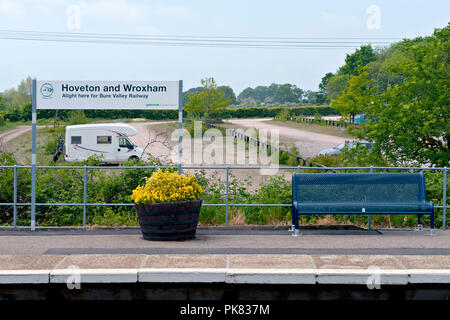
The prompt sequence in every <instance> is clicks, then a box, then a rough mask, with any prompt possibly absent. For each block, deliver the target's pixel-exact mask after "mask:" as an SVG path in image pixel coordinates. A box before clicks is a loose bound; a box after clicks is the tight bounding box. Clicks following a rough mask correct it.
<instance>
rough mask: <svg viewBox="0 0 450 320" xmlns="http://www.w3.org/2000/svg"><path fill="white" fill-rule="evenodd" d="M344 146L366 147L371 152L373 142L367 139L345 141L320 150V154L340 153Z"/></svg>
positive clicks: (352, 147) (351, 147) (349, 147)
mask: <svg viewBox="0 0 450 320" xmlns="http://www.w3.org/2000/svg"><path fill="white" fill-rule="evenodd" d="M344 147H347V149H354V148H357V147H358V148H359V147H364V150H365V151H366V152H370V150H371V149H372V144H371V143H370V142H367V141H347V142H345V143H341V144H340V145H337V146H335V147H333V148H330V149H325V150H322V151H320V152H319V154H318V155H319V156H325V155H326V156H331V155H340V154H341V152H342V149H344Z"/></svg>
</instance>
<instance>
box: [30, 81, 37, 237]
mask: <svg viewBox="0 0 450 320" xmlns="http://www.w3.org/2000/svg"><path fill="white" fill-rule="evenodd" d="M32 86H33V89H32V94H33V97H32V99H33V100H32V109H31V131H32V136H33V137H32V139H31V231H34V230H35V229H36V158H37V157H36V120H37V112H36V109H37V99H36V98H37V97H36V79H33V82H32Z"/></svg>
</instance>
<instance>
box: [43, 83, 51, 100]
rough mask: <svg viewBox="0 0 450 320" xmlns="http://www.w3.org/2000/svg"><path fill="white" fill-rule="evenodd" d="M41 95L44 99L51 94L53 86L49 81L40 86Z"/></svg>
mask: <svg viewBox="0 0 450 320" xmlns="http://www.w3.org/2000/svg"><path fill="white" fill-rule="evenodd" d="M41 95H42V97H43V98H46V99H49V98H51V97H52V95H53V86H52V85H51V84H50V83H44V84H43V85H42V86H41Z"/></svg>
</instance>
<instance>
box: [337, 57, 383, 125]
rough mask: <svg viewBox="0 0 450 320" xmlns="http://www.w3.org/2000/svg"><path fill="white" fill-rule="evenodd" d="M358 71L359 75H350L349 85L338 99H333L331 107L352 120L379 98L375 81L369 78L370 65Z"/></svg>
mask: <svg viewBox="0 0 450 320" xmlns="http://www.w3.org/2000/svg"><path fill="white" fill-rule="evenodd" d="M358 72H359V74H358V75H356V76H350V80H349V81H348V87H347V88H346V89H345V90H344V92H343V93H342V94H341V95H340V96H339V97H338V98H337V99H336V100H331V107H333V108H335V109H336V110H338V111H339V112H340V113H341V114H342V115H343V116H344V118H347V120H350V121H353V117H354V116H355V115H356V114H358V113H361V112H362V110H367V109H368V108H369V106H370V105H371V104H373V103H375V101H374V100H375V98H377V97H375V89H374V87H373V82H374V81H373V80H371V79H369V67H367V66H365V67H361V66H360V67H359V68H358Z"/></svg>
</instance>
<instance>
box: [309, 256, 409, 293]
mask: <svg viewBox="0 0 450 320" xmlns="http://www.w3.org/2000/svg"><path fill="white" fill-rule="evenodd" d="M313 260H314V264H315V266H316V268H317V282H318V283H322V284H327V283H334V284H336V283H342V284H344V283H346V284H367V285H369V286H370V285H372V284H397V285H400V284H407V283H408V274H407V272H406V270H405V269H404V268H403V267H402V265H401V264H400V263H399V262H398V261H397V260H396V258H395V257H393V256H389V255H313Z"/></svg>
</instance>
